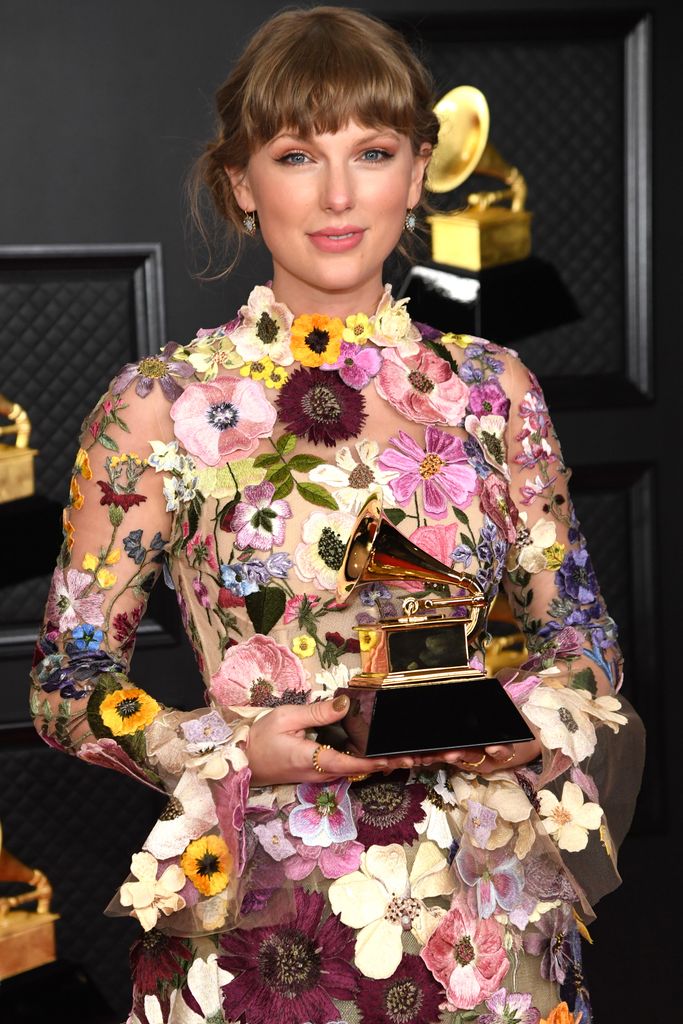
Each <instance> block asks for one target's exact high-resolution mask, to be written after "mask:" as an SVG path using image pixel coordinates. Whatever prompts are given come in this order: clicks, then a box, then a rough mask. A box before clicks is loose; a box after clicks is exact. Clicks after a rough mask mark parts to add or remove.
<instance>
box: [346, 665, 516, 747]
mask: <svg viewBox="0 0 683 1024" xmlns="http://www.w3.org/2000/svg"><path fill="white" fill-rule="evenodd" d="M341 693H344V694H346V695H347V696H348V697H349V698H350V699H351V708H350V710H349V712H348V714H347V715H346V716H345V718H344V719H343V720H342V721H341V723H340V724H341V726H342V727H343V729H344V731H345V733H346V735H347V736H348V738H349V740H350V741H351V743H352V744H353V746H354V747H355V749H356V750H357V751H358V753H359V754H360V755H361V756H364V757H386V756H397V755H400V754H420V753H423V754H424V753H430V752H432V751H439V750H458V749H460V748H463V747H484V746H488V745H490V744H493V743H527V742H529V741H530V740H532V739H533V738H534V736H533V733H532V732H531V730H530V729H529V726H528V725H527V723H526V722H525V720H524V718H523V717H522V715H521V714H520V713H519V711H518V710H517V708H516V707H515V705H514V703H513V701H512V700H511V699H510V697H508V695H507V693H506V692H505V690H504V689H503V687H502V685H501V684H500V683H499V682H498V680H497V679H493V678H490V677H488V676H480V677H479V678H478V679H464V680H459V681H453V682H440V683H417V684H415V685H413V686H401V687H385V688H384V689H382V688H380V689H365V688H362V687H358V686H356V687H354V686H349V687H341V688H339V689H338V690H337V691H336V693H335V696H336V695H337V694H341Z"/></svg>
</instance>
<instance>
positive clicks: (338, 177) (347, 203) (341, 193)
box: [320, 161, 354, 213]
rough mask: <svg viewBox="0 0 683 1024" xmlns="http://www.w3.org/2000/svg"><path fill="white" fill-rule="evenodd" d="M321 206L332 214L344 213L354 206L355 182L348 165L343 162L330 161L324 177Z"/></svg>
mask: <svg viewBox="0 0 683 1024" xmlns="http://www.w3.org/2000/svg"><path fill="white" fill-rule="evenodd" d="M320 200H321V206H322V208H323V209H324V210H329V211H330V212H332V213H343V211H344V210H350V209H351V207H352V206H353V203H354V199H353V182H352V180H351V171H350V168H349V167H348V165H347V164H346V163H345V162H342V161H330V162H329V163H328V164H327V166H326V168H325V174H324V175H323V181H322V191H321V197H320Z"/></svg>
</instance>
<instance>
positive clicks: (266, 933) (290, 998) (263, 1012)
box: [218, 890, 358, 1024]
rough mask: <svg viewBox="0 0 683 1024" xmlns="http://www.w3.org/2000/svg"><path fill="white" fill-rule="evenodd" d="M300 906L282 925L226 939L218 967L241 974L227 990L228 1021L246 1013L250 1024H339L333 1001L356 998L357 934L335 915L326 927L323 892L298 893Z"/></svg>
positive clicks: (242, 930) (234, 933)
mask: <svg viewBox="0 0 683 1024" xmlns="http://www.w3.org/2000/svg"><path fill="white" fill-rule="evenodd" d="M294 901H295V911H294V916H293V917H291V918H287V920H286V921H284V922H282V923H281V924H278V925H271V926H268V927H264V928H250V929H249V928H237V929H235V930H234V931H231V932H227V933H226V934H225V935H222V936H221V940H220V944H221V947H222V951H223V956H221V957H220V958H219V960H218V965H219V967H222V968H223V970H226V971H230V972H231V973H232V974H234V975H235V978H234V980H233V981H231V982H230V983H229V984H227V985H225V986H223V988H222V991H223V1012H224V1014H225V1017H226V1020H236V1019H237V1018H238V1017H239V1016H240V1015H241V1014H243V1013H244V1014H245V1015H246V1017H247V1018H248V1020H249V1021H250V1024H272V1022H274V1021H277V1024H299V1022H300V1021H334V1020H337V1019H338V1018H339V1011H338V1009H337V1007H336V1006H335V1004H334V1002H333V1000H334V999H337V1000H349V999H353V997H354V995H355V993H356V990H357V987H358V971H357V969H356V968H355V967H354V966H353V964H352V963H351V962H350V961H351V957H352V956H353V946H354V941H355V935H354V932H353V930H352V929H351V928H348V927H347V926H346V925H344V924H342V922H341V921H340V920H339V918H338V917H337V916H336V915H335V914H331V915H330V916H329V917H328V918H326V920H325V921H324V922H323V923H322V924H321V917H322V912H323V907H324V903H325V900H324V897H323V895H322V893H318V892H313V893H306V892H303V891H301V890H297V891H296V892H295V894H294Z"/></svg>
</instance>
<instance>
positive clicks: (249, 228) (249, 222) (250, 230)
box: [242, 210, 256, 238]
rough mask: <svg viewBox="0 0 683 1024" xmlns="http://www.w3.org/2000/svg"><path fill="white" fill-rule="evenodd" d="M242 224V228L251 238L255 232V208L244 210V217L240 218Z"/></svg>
mask: <svg viewBox="0 0 683 1024" xmlns="http://www.w3.org/2000/svg"><path fill="white" fill-rule="evenodd" d="M242 223H243V224H244V230H245V232H246V234H247V235H249V237H250V238H253V237H254V235H255V234H256V210H252V211H249V210H245V211H244V217H243V218H242Z"/></svg>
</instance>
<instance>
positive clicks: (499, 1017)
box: [479, 988, 541, 1024]
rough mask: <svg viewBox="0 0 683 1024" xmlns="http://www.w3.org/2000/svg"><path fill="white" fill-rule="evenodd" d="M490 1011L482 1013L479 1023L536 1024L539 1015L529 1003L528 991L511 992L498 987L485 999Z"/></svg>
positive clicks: (529, 995) (539, 1017)
mask: <svg viewBox="0 0 683 1024" xmlns="http://www.w3.org/2000/svg"><path fill="white" fill-rule="evenodd" d="M486 1007H487V1009H488V1010H490V1011H491V1012H490V1013H482V1015H481V1016H480V1017H479V1024H538V1022H539V1021H540V1019H541V1015H540V1013H539V1012H538V1010H537V1009H536V1007H535V1006H532V1005H531V994H530V993H529V992H511V993H510V994H509V995H508V993H507V992H506V990H505V989H504V988H499V989H498V991H497V992H494V993H493V995H492V996H489V998H488V999H487V1000H486Z"/></svg>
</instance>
